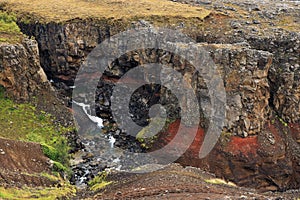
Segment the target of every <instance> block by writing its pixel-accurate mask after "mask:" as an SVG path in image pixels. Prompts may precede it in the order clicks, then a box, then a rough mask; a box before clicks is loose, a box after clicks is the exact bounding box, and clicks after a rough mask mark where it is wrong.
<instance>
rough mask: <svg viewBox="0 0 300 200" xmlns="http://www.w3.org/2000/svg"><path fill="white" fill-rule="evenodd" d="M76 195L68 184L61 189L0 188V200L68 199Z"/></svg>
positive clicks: (74, 189)
mask: <svg viewBox="0 0 300 200" xmlns="http://www.w3.org/2000/svg"><path fill="white" fill-rule="evenodd" d="M75 194H76V188H75V186H72V185H70V184H64V185H61V187H46V188H42V187H38V188H29V187H24V188H4V187H0V199H6V200H10V199H13V200H19V199H20V200H21V199H49V200H52V199H68V198H71V197H73V196H75Z"/></svg>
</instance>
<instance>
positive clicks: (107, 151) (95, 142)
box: [71, 101, 122, 187]
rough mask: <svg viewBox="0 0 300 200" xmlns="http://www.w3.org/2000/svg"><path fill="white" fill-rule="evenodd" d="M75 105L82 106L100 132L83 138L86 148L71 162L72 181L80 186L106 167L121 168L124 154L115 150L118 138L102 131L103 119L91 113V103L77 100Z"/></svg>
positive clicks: (74, 102) (83, 185)
mask: <svg viewBox="0 0 300 200" xmlns="http://www.w3.org/2000/svg"><path fill="white" fill-rule="evenodd" d="M73 105H74V106H78V107H80V108H81V109H82V111H83V112H82V113H83V114H84V115H85V117H87V118H88V119H89V120H90V121H91V122H93V123H95V124H96V125H97V127H98V128H99V132H98V134H96V135H93V136H89V135H87V136H86V137H82V138H81V140H82V143H83V145H84V146H85V148H84V149H82V150H80V151H79V152H77V153H76V154H75V155H74V159H73V160H72V163H71V164H72V169H73V171H74V177H73V180H72V181H73V182H74V183H75V184H76V185H77V186H78V187H85V186H86V185H87V183H88V181H90V180H91V179H92V178H93V177H94V176H96V175H97V174H98V173H99V172H101V171H103V170H105V169H115V170H120V169H121V165H120V157H121V156H122V154H121V152H119V151H117V150H115V146H114V145H115V142H116V139H115V138H114V137H113V136H112V135H110V134H109V135H105V134H103V133H102V131H101V128H102V127H103V120H102V119H101V118H99V117H97V116H93V115H91V109H90V105H88V104H85V103H81V102H76V101H73Z"/></svg>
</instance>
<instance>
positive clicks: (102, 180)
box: [88, 171, 112, 191]
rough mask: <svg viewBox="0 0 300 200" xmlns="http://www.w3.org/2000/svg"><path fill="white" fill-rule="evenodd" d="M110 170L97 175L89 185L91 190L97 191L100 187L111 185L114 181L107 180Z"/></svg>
mask: <svg viewBox="0 0 300 200" xmlns="http://www.w3.org/2000/svg"><path fill="white" fill-rule="evenodd" d="M107 175H108V172H106V171H103V172H100V173H99V175H98V176H96V177H95V178H94V179H93V180H91V181H90V182H89V183H88V185H89V187H90V190H92V191H97V190H100V189H103V188H105V187H106V186H108V185H110V184H111V183H112V181H107V180H106V178H107Z"/></svg>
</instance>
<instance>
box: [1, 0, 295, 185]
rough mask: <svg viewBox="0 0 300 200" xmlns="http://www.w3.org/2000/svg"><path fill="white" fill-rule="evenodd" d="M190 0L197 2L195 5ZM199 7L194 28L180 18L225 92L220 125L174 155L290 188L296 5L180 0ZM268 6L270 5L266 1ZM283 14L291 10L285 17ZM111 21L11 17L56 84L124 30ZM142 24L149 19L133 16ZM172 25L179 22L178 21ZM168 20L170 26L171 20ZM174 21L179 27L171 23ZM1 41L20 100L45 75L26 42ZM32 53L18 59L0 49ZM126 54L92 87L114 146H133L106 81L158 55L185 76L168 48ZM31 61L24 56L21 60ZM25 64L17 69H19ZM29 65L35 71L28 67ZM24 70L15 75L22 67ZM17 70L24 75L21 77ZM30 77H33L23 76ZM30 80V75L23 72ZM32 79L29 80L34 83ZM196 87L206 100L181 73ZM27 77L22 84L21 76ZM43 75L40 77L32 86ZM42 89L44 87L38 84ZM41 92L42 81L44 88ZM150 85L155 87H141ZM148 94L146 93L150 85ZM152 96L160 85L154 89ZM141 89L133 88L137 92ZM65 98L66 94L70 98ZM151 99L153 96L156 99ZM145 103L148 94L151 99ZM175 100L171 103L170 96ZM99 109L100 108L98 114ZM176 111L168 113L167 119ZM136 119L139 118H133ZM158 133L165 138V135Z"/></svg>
mask: <svg viewBox="0 0 300 200" xmlns="http://www.w3.org/2000/svg"><path fill="white" fill-rule="evenodd" d="M195 2H196V3H195ZM185 3H192V4H200V5H204V6H205V7H207V8H209V9H213V10H214V11H215V12H212V13H211V14H210V15H208V16H207V17H206V18H205V19H204V20H203V21H202V22H201V23H202V24H201V28H198V29H197V27H196V26H195V27H185V24H184V23H181V24H180V26H182V27H183V30H184V31H185V32H186V33H187V34H188V35H189V36H191V37H192V38H194V39H196V40H197V42H199V46H201V47H203V48H205V49H206V50H207V51H208V52H209V53H210V55H211V57H212V59H213V60H214V62H215V63H216V65H217V66H218V69H219V71H220V73H221V75H222V78H223V81H224V86H225V90H226V96H227V102H226V112H227V115H226V123H225V126H224V129H223V133H222V136H221V138H220V140H219V142H218V144H217V146H216V147H215V148H214V150H213V151H212V152H211V153H210V154H209V155H208V156H207V157H206V158H204V159H202V160H201V159H197V158H196V156H197V151H199V149H200V145H199V144H198V143H193V144H192V146H191V147H190V149H189V151H187V153H186V154H185V155H184V156H183V157H182V158H180V160H179V162H181V163H183V164H191V165H194V166H199V167H202V168H204V169H207V170H209V171H211V172H214V173H216V174H217V175H218V176H222V177H225V178H227V179H230V180H232V181H235V182H236V183H238V184H240V185H243V186H251V187H257V188H262V189H267V190H275V189H280V190H285V189H287V188H298V187H299V186H300V183H299V180H300V178H299V173H300V165H299V163H300V158H299V155H300V150H299V139H300V131H299V123H300V121H299V120H300V114H299V113H300V56H299V55H300V35H299V29H297V28H298V26H297V24H298V22H299V19H298V18H299V12H298V11H299V6H297V4H295V5H294V6H292V7H289V5H288V6H284V9H282V6H281V5H280V4H278V5H277V4H276V5H274V6H272V5H269V4H264V3H262V4H260V3H257V4H254V3H250V2H248V3H245V2H239V1H238V2H236V3H231V2H229V1H226V2H223V1H222V3H221V2H217V1H216V2H215V3H212V2H211V1H185ZM268 6H269V7H268ZM286 13H289V14H288V15H287V14H286ZM281 20H282V21H283V22H285V21H287V22H289V23H290V24H293V23H294V22H295V24H296V25H295V27H296V29H295V30H296V31H295V30H294V28H295V27H287V25H285V24H284V23H283V22H282V21H281ZM114 22H115V23H112V21H110V22H109V20H104V21H103V20H102V21H101V20H92V19H89V20H80V19H75V20H70V21H66V22H64V23H54V22H50V23H46V24H42V23H38V22H37V23H24V22H21V21H20V22H19V26H20V27H21V29H22V32H24V33H25V34H27V35H29V36H34V37H35V38H36V40H37V42H38V48H39V51H40V61H41V66H42V68H43V69H44V71H45V73H46V74H47V77H48V78H49V79H52V80H53V81H54V85H55V86H56V87H57V88H58V89H61V90H62V91H63V93H64V92H67V93H68V92H70V91H71V90H70V87H69V86H71V85H73V81H74V79H75V77H76V73H77V71H78V69H79V67H80V66H81V64H82V62H83V61H84V60H85V59H86V56H87V55H88V53H90V52H91V51H92V49H93V48H94V47H96V45H97V44H98V43H100V42H102V41H103V40H104V39H106V38H108V37H109V36H111V35H114V34H116V33H118V32H121V31H123V30H125V28H126V27H128V26H127V24H125V25H123V24H121V23H118V22H116V21H114ZM139 23H140V24H144V25H145V24H146V25H147V22H145V21H143V20H140V21H139ZM176 23H177V22H176ZM176 28H178V27H177V25H176ZM178 29H180V28H178ZM28 42H29V41H27V42H26V44H24V46H22V45H17V46H14V47H12V46H10V47H4V46H3V47H2V54H3V58H4V59H3V61H2V63H10V64H9V65H7V66H12V67H9V68H8V67H5V66H4V65H3V66H4V67H3V66H1V67H2V68H3V70H2V76H1V73H0V77H2V79H1V81H2V82H1V84H2V85H4V86H5V87H7V88H8V90H9V91H11V95H14V96H17V97H20V98H24V99H28V98H30V96H32V92H33V91H37V90H39V88H38V87H40V86H41V85H47V84H48V83H47V82H46V81H45V76H44V75H43V73H42V72H41V71H40V68H39V67H37V66H36V65H35V64H34V63H37V59H38V58H37V57H36V54H35V52H37V49H36V48H37V47H36V44H35V43H32V42H31V43H32V44H34V45H33V46H34V48H33V47H31V46H30V45H29V44H28ZM5 52H9V55H11V56H12V55H18V56H16V57H19V58H22V57H24V56H25V54H26V55H31V57H29V58H28V59H27V60H26V61H22V60H19V59H15V58H14V57H11V58H9V57H7V56H6V57H5V55H6V54H7V53H5ZM126 56H127V58H126V59H125V60H124V59H123V60H119V62H118V64H116V66H114V68H113V69H112V70H111V71H109V73H108V75H107V77H105V79H103V80H102V82H101V84H100V87H99V88H98V91H97V95H98V99H99V101H98V102H97V114H98V115H99V116H101V117H102V118H104V122H105V124H106V127H105V128H107V130H108V132H111V134H113V135H114V136H115V137H116V138H117V141H116V144H119V145H122V146H125V147H128V148H130V147H132V146H133V145H132V144H130V143H132V142H136V143H137V144H138V142H137V141H132V140H131V139H128V137H126V133H124V132H122V130H117V131H116V129H117V128H111V127H114V125H115V124H114V121H113V120H112V114H111V110H110V109H111V108H110V105H111V101H110V97H111V93H112V88H113V86H114V84H113V83H114V82H115V81H117V80H118V79H119V78H120V77H121V76H122V75H123V74H124V72H126V71H127V70H128V69H131V68H133V67H135V66H137V65H138V64H142V63H147V62H150V61H151V59H153V57H155V58H154V59H157V58H159V59H160V60H161V62H163V63H169V65H170V66H172V67H173V68H175V69H176V68H177V69H180V70H181V72H182V73H183V74H186V76H187V77H191V72H190V71H189V69H190V68H189V67H190V66H187V65H186V64H185V63H181V61H180V60H179V59H177V58H176V57H172V56H170V55H169V54H168V52H164V51H155V50H141V51H138V52H131V53H129V54H128V55H126ZM28 60H30V62H29V61H28ZM26 62H27V63H28V65H30V66H31V65H32V66H31V67H30V68H28V69H29V70H22V71H20V69H19V68H17V65H18V66H19V65H23V64H22V63H26ZM24 69H25V68H24ZM26 69H27V68H26ZM33 69H35V71H32V70H33ZM25 71H26V72H27V71H28V73H25V76H23V74H22V72H25ZM19 74H22V76H20V75H19ZM32 77H33V79H32V80H31V78H32ZM29 79H30V80H29ZM32 81H35V82H34V83H33V82H32ZM189 81H190V83H191V84H192V85H196V86H198V87H199V88H201V92H202V94H200V93H199V94H200V95H199V96H200V97H199V101H201V98H204V99H205V98H206V99H207V95H206V92H207V91H206V89H207V88H206V85H205V83H203V80H201V79H199V80H192V79H191V80H189ZM24 82H25V83H26V84H20V83H24ZM40 83H43V84H40ZM45 87H47V88H48V86H45ZM47 90H48V89H47ZM149 90H150V91H151V92H152V93H154V92H153V91H155V88H150V89H149ZM151 92H150V93H151ZM159 92H160V93H159V95H160V97H163V96H164V95H165V94H166V93H167V92H166V91H164V90H163V89H161V90H160V91H159ZM138 97H139V96H136V98H138ZM69 98H70V96H69V97H67V99H69ZM158 101H159V100H157V102H158ZM152 103H153V102H152ZM169 105H170V107H171V108H176V106H177V104H176V102H169ZM133 106H136V107H137V108H139V107H143V106H144V107H145V106H146V107H147V106H149V104H147V103H145V104H144V105H143V103H140V104H138V103H136V104H134V105H133ZM100 110H101V112H100ZM144 111H145V110H143V109H140V111H138V112H137V113H136V114H137V115H138V116H139V119H140V121H141V122H145V121H146V116H145V115H144V113H143V112H144ZM177 114H178V113H173V115H172V116H170V117H171V118H172V120H174V119H176V118H177V117H178V116H177ZM137 118H138V117H137ZM177 126H178V124H177V121H175V122H173V123H171V124H170V125H169V127H168V128H167V130H168V131H166V132H162V133H161V134H160V135H161V136H160V137H161V138H160V139H161V140H158V142H157V143H156V144H155V145H154V148H155V147H161V145H163V144H165V143H166V142H168V141H170V139H171V138H173V136H174V134H176V131H175V132H174V131H173V130H176V127H177ZM206 126H207V124H206V121H205V117H202V121H201V128H199V131H198V132H199V134H198V136H197V137H198V138H197V140H195V141H198V142H200V143H201V141H202V140H203V131H204V130H205V128H207V127H206ZM164 135H165V136H164Z"/></svg>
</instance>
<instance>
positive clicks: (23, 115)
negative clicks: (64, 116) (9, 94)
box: [0, 89, 69, 172]
mask: <svg viewBox="0 0 300 200" xmlns="http://www.w3.org/2000/svg"><path fill="white" fill-rule="evenodd" d="M0 90H2V91H0V127H1V129H0V137H4V138H7V139H12V140H22V141H30V142H37V143H41V144H42V149H43V152H44V154H45V155H46V156H48V157H49V158H50V159H52V160H53V161H55V162H57V163H60V164H61V165H62V166H64V167H60V169H64V171H66V172H67V171H69V170H68V166H69V155H68V150H69V147H68V145H67V139H66V138H65V137H64V136H63V134H64V133H66V132H68V131H69V128H65V127H62V126H58V125H54V118H53V117H52V116H51V115H49V114H47V113H46V112H42V111H41V112H39V111H37V110H36V108H35V107H34V106H32V105H31V104H28V103H23V104H18V103H15V102H13V101H12V100H10V99H7V98H5V97H4V93H3V89H0Z"/></svg>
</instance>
